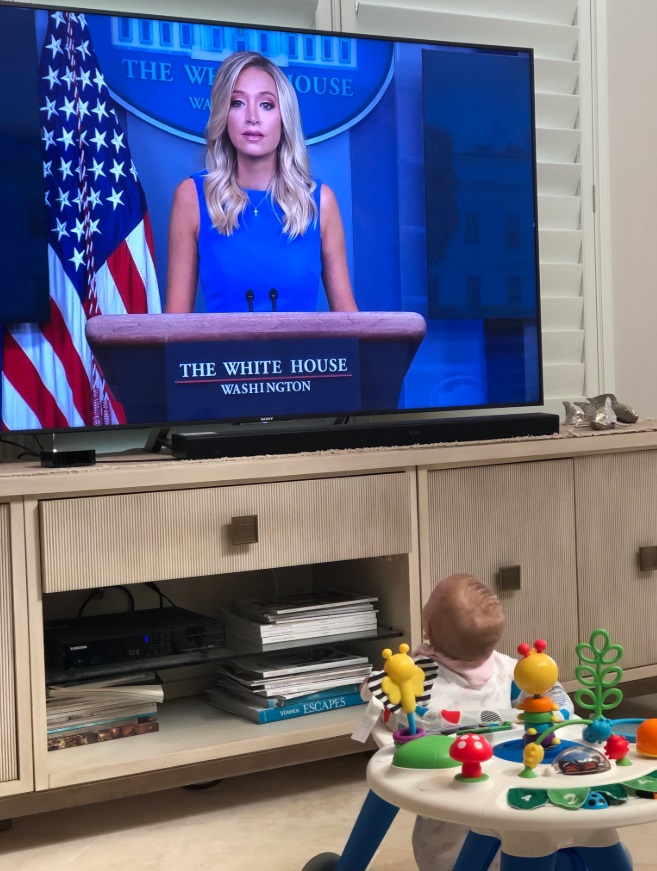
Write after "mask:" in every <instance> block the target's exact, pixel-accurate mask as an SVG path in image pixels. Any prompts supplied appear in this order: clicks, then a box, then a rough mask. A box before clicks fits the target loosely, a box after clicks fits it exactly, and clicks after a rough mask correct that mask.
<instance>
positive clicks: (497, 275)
mask: <svg viewBox="0 0 657 871" xmlns="http://www.w3.org/2000/svg"><path fill="white" fill-rule="evenodd" d="M0 24H1V25H2V26H0V34H1V36H0V42H1V43H2V45H1V48H2V50H1V51H0V66H1V67H2V76H3V81H4V82H5V83H7V82H11V83H12V86H11V88H9V87H5V88H3V90H2V95H1V96H0V101H1V105H0V156H1V157H2V161H1V166H2V169H1V172H2V179H3V192H4V193H3V198H2V204H1V206H0V208H1V209H2V223H3V227H6V228H7V229H6V232H5V231H4V230H3V233H2V236H1V241H0V245H2V249H1V254H2V262H3V277H2V281H1V282H0V331H1V333H2V380H1V399H2V424H3V427H4V429H5V430H13V431H32V432H34V431H39V430H48V431H60V430H66V429H71V428H91V427H108V426H119V425H132V426H137V425H141V426H143V425H148V424H155V423H157V424H161V425H165V424H171V425H174V424H181V423H185V422H208V421H212V422H218V421H242V420H260V419H278V418H280V419H284V418H308V417H313V416H325V417H330V416H335V415H340V416H343V415H369V414H376V413H392V412H420V411H427V410H432V411H435V410H446V409H467V408H502V407H509V406H523V405H536V404H540V403H541V402H542V379H541V344H540V313H539V290H538V258H537V226H536V178H535V175H536V174H535V147H534V111H533V58H532V53H531V51H530V50H527V49H518V48H499V47H487V46H475V45H455V44H442V43H435V42H430V43H429V42H420V41H409V40H404V41H402V40H395V39H381V38H370V37H361V36H358V37H356V36H350V35H345V34H341V33H322V32H314V31H312V32H311V31H303V32H297V31H291V30H284V29H281V30H273V29H271V28H267V27H254V26H244V27H241V26H238V25H235V24H220V23H217V24H214V23H207V22H205V23H200V22H192V21H186V20H170V19H164V18H163V19H154V18H144V17H129V16H122V15H111V14H97V13H91V12H71V11H58V10H54V9H39V8H37V7H34V6H30V7H20V6H19V5H17V4H16V3H13V2H12V3H10V4H7V5H2V6H0Z"/></svg>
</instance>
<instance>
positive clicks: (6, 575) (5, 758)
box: [0, 505, 18, 783]
mask: <svg viewBox="0 0 657 871" xmlns="http://www.w3.org/2000/svg"><path fill="white" fill-rule="evenodd" d="M10 542H11V539H10V536H9V506H8V505H0V783H6V782H7V781H10V780H17V779H18V736H17V734H16V675H15V661H14V660H15V657H14V622H13V613H14V604H13V596H12V574H11V559H12V554H11V543H10Z"/></svg>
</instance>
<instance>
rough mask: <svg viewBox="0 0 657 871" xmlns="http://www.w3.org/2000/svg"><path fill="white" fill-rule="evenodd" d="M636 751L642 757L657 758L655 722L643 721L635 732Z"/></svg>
mask: <svg viewBox="0 0 657 871" xmlns="http://www.w3.org/2000/svg"><path fill="white" fill-rule="evenodd" d="M636 750H637V753H640V754H641V755H642V756H651V757H655V758H657V720H656V719H651V720H644V721H643V723H641V724H640V725H639V728H638V729H637V730H636Z"/></svg>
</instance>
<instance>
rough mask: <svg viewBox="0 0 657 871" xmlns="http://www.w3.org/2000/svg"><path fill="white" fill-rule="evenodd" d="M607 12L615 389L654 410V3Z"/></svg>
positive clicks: (610, 7) (646, 411)
mask: <svg viewBox="0 0 657 871" xmlns="http://www.w3.org/2000/svg"><path fill="white" fill-rule="evenodd" d="M607 16H608V17H607V42H608V52H607V53H608V81H609V164H610V173H609V175H610V178H609V184H610V199H611V258H612V286H613V312H614V344H615V348H614V356H615V376H616V377H615V392H616V394H617V395H618V396H619V397H620V398H622V399H623V400H624V401H627V402H630V403H631V404H632V405H633V406H634V407H635V409H636V411H637V412H638V413H639V414H640V415H641V417H657V94H656V92H657V49H656V46H657V2H656V0H607Z"/></svg>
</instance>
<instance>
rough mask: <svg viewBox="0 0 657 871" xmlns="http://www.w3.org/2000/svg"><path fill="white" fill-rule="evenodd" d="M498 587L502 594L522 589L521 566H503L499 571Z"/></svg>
mask: <svg viewBox="0 0 657 871" xmlns="http://www.w3.org/2000/svg"><path fill="white" fill-rule="evenodd" d="M497 587H498V589H499V590H500V591H502V592H505V593H507V592H509V591H511V590H519V589H520V566H503V567H502V568H500V569H498V570H497Z"/></svg>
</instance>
